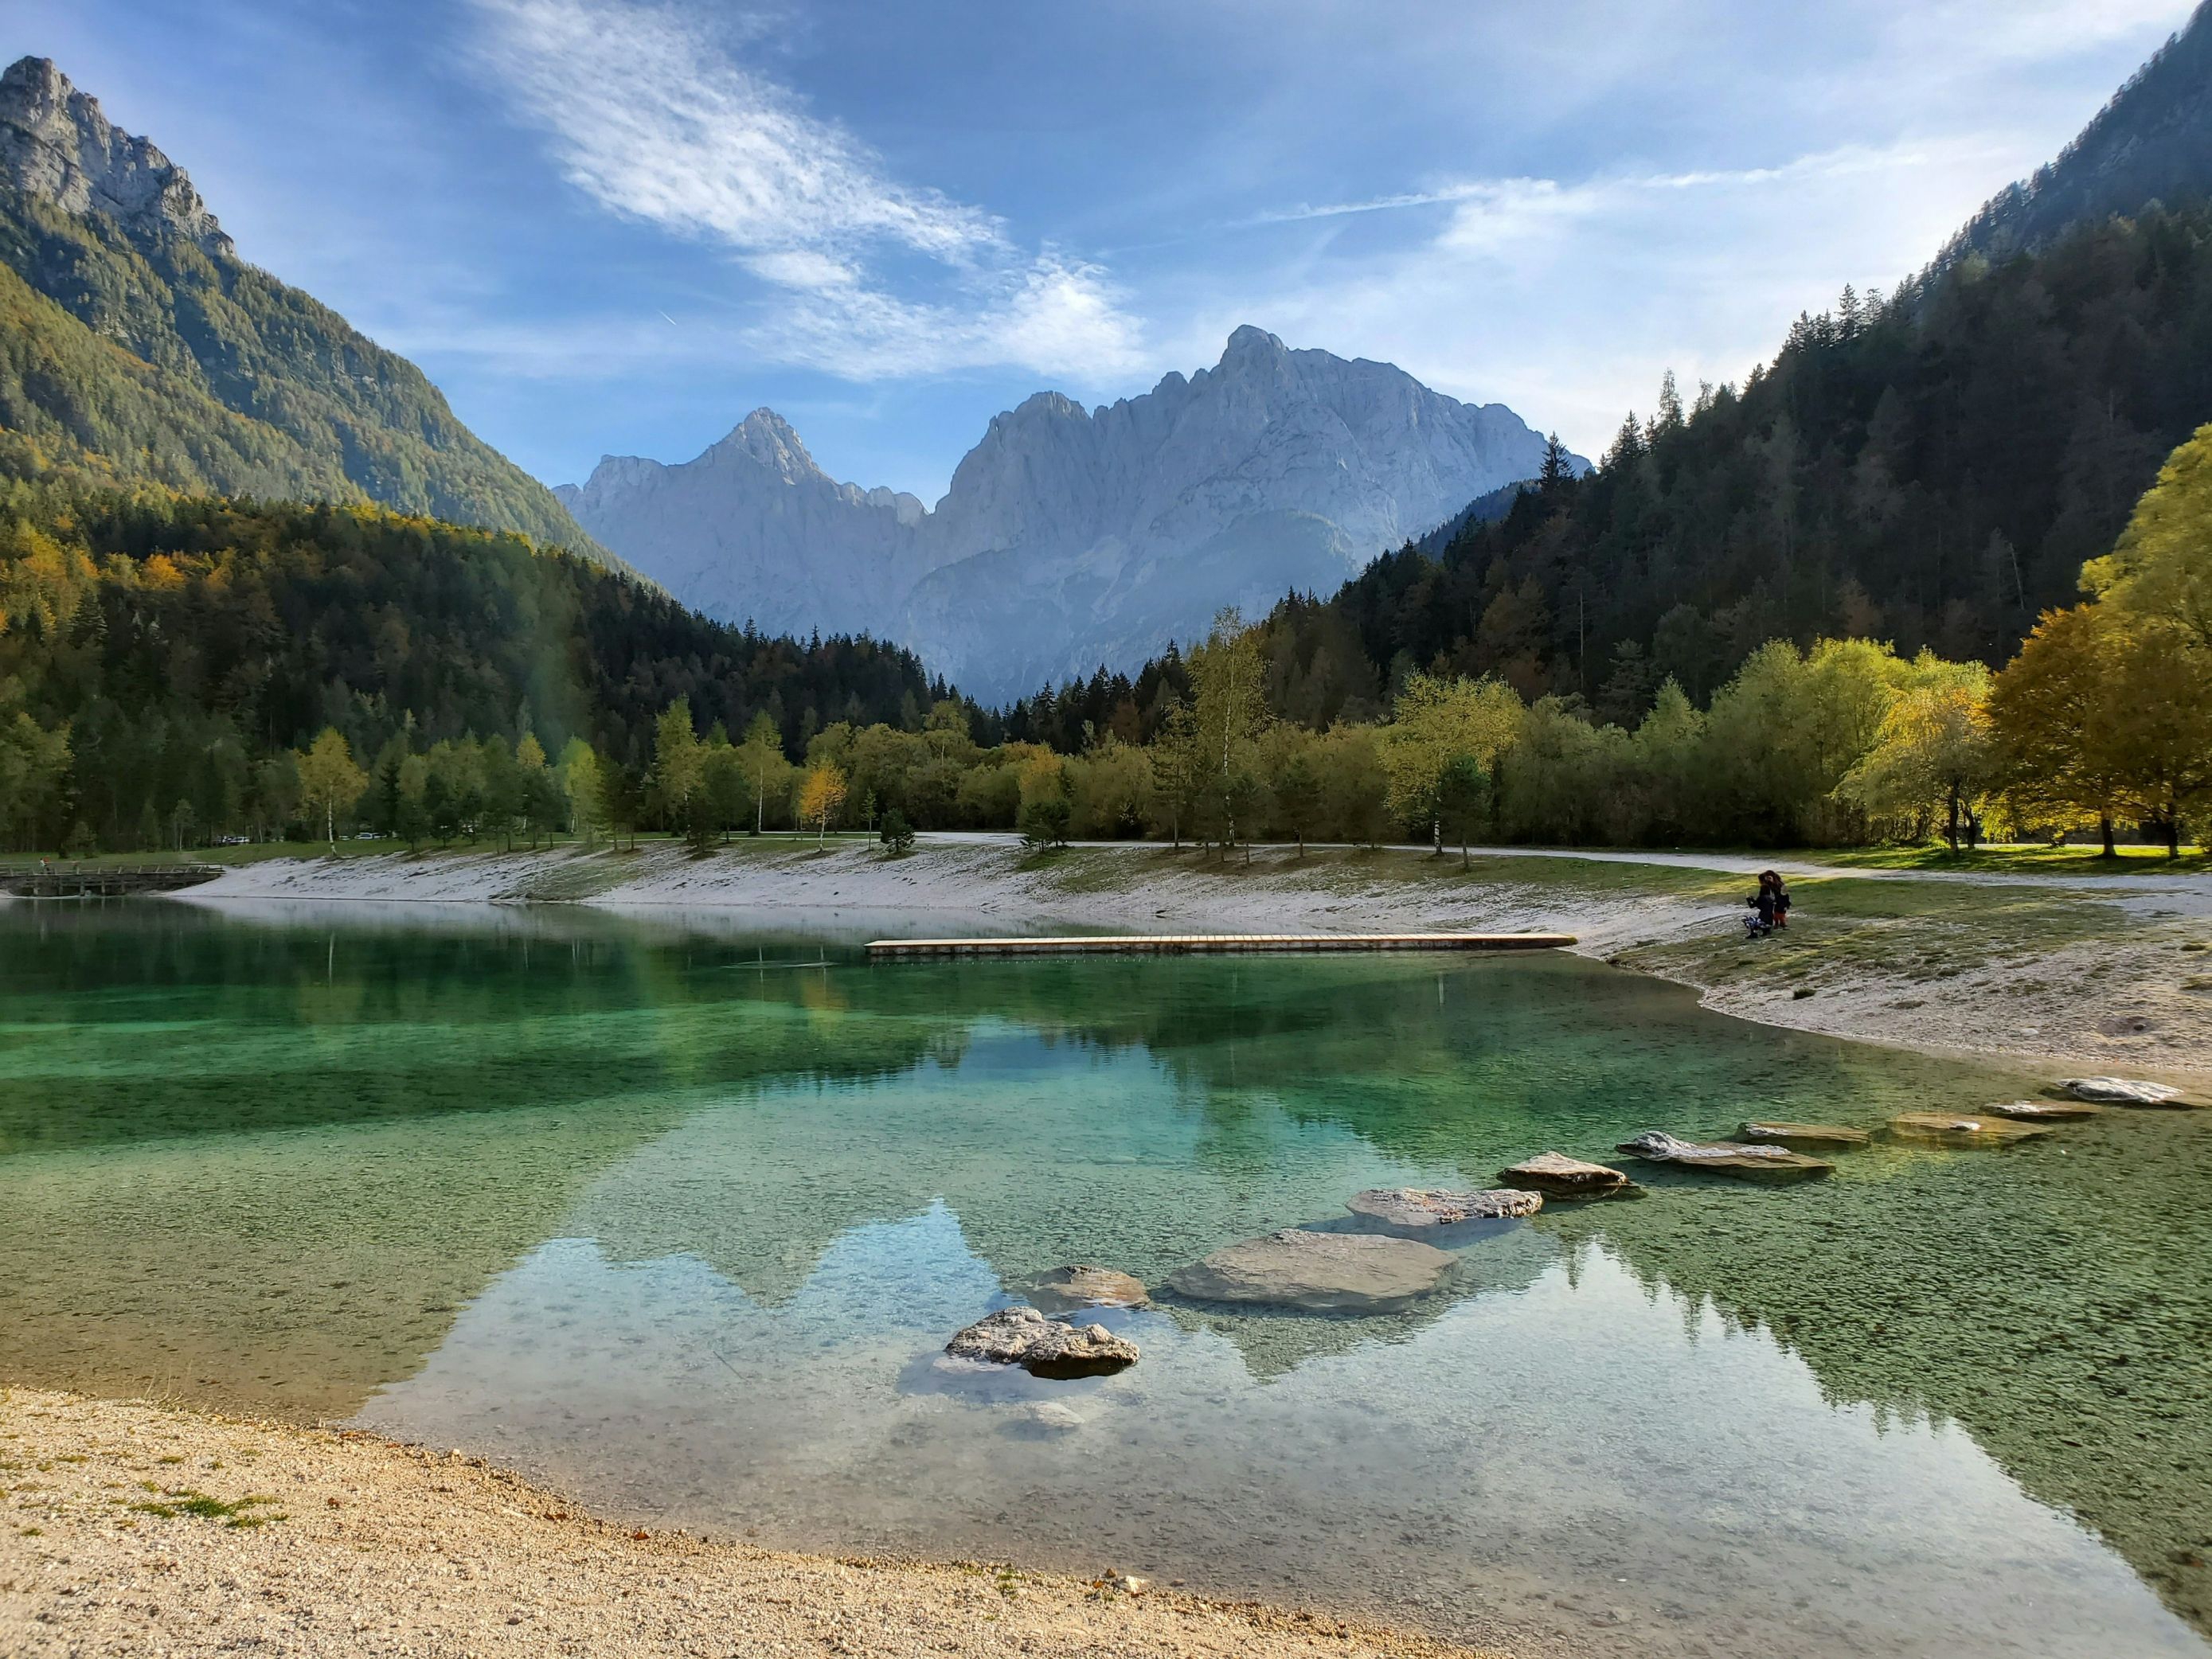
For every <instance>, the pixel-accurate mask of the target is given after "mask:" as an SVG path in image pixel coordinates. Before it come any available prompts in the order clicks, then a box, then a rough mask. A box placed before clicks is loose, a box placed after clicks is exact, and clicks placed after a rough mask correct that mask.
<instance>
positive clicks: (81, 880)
mask: <svg viewBox="0 0 2212 1659" xmlns="http://www.w3.org/2000/svg"><path fill="white" fill-rule="evenodd" d="M221 874H222V866H221V865H219V864H70V865H62V864H0V893H6V894H9V895H10V896H13V897H15V898H39V899H50V898H125V897H128V896H130V895H131V894H133V893H173V892H175V891H176V890H178V889H179V888H180V887H197V886H198V885H199V884H200V883H202V882H204V881H213V880H214V879H215V878H216V877H217V876H219V875H221Z"/></svg>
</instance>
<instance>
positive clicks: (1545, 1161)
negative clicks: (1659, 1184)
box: [1498, 1152, 1644, 1200]
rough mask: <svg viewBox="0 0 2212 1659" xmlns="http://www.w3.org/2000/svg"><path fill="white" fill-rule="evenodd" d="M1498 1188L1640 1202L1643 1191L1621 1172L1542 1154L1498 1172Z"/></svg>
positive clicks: (1561, 1154)
mask: <svg viewBox="0 0 2212 1659" xmlns="http://www.w3.org/2000/svg"><path fill="white" fill-rule="evenodd" d="M1498 1184H1499V1185H1500V1186H1503V1187H1517V1188H1521V1189H1522V1190H1523V1191H1525V1192H1533V1193H1541V1194H1543V1196H1544V1197H1546V1198H1547V1199H1553V1200H1559V1199H1566V1200H1584V1199H1593V1198H1641V1197H1643V1196H1644V1188H1641V1187H1639V1186H1638V1185H1637V1184H1636V1183H1635V1182H1632V1181H1631V1180H1630V1179H1629V1178H1628V1177H1627V1176H1626V1175H1625V1174H1624V1173H1622V1172H1621V1171H1620V1170H1616V1169H1613V1168H1612V1167H1611V1166H1610V1165H1607V1164H1585V1163H1583V1161H1582V1159H1580V1158H1569V1157H1568V1156H1567V1155H1566V1154H1565V1152H1539V1153H1537V1154H1536V1156H1535V1157H1534V1158H1523V1159H1522V1161H1521V1162H1520V1163H1518V1164H1512V1165H1510V1166H1509V1167H1508V1168H1505V1169H1503V1170H1499V1171H1498Z"/></svg>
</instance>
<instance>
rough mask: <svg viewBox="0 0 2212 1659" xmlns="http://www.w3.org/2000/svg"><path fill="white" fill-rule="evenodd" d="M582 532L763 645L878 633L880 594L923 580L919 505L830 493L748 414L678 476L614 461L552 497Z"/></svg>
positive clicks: (788, 432) (623, 459) (801, 458)
mask: <svg viewBox="0 0 2212 1659" xmlns="http://www.w3.org/2000/svg"><path fill="white" fill-rule="evenodd" d="M554 494H555V495H557V496H559V497H560V499H561V501H562V504H563V505H564V506H566V507H568V510H569V512H570V513H574V515H575V518H576V520H577V521H578V522H579V523H580V524H584V525H586V526H590V525H592V524H605V525H610V526H617V527H618V528H619V530H620V532H621V534H622V537H623V540H624V541H626V542H628V543H629V544H632V545H634V546H638V547H643V548H648V549H650V550H652V551H653V556H654V562H655V565H656V573H648V574H654V579H655V580H659V582H660V583H661V584H662V585H663V586H665V587H667V588H668V590H669V591H670V592H671V593H674V594H675V595H676V596H677V597H678V599H683V600H684V601H685V602H686V603H688V604H690V605H695V606H696V607H697V608H698V609H700V610H702V611H706V612H708V614H709V615H710V616H714V617H718V618H720V619H721V620H723V621H726V622H733V623H744V622H750V623H753V624H755V625H756V626H757V627H758V628H759V629H760V630H761V631H762V632H763V633H766V634H792V635H797V636H799V637H800V638H804V637H805V635H807V634H808V633H809V632H810V631H814V630H819V631H820V632H822V633H824V634H860V633H874V634H882V633H884V631H885V630H884V628H883V625H882V624H883V621H884V616H885V611H884V602H885V594H886V589H887V588H896V590H897V591H899V592H903V591H904V590H905V589H906V588H908V587H910V586H913V584H914V582H915V580H917V579H918V578H919V577H920V576H921V574H922V569H921V565H920V562H919V561H920V559H921V548H920V546H919V544H918V543H917V541H916V538H915V534H914V532H915V527H916V526H918V525H920V524H921V520H922V519H923V517H924V516H925V510H924V508H923V507H922V504H921V501H919V500H917V499H916V498H915V497H914V496H912V495H894V494H893V493H892V492H891V491H890V490H888V489H874V490H864V489H860V487H859V486H858V485H855V484H848V483H837V482H836V480H835V479H833V478H831V477H829V474H828V473H826V472H824V471H823V470H822V469H821V468H820V467H819V466H817V465H815V462H814V458H813V457H812V456H811V455H810V454H808V453H806V446H805V444H803V443H801V442H800V441H799V435H798V434H797V433H796V432H794V431H793V430H792V429H791V427H790V425H789V424H788V423H787V422H786V421H785V420H784V419H783V417H782V416H780V415H778V414H777V413H776V412H775V410H770V409H757V410H754V411H753V412H752V413H751V414H750V415H748V416H745V418H744V420H743V421H741V422H738V426H737V428H736V429H735V430H733V431H732V433H731V434H730V435H729V436H728V437H726V438H724V439H723V440H722V441H720V443H717V444H715V445H714V447H711V448H709V449H708V451H707V452H706V453H704V454H703V455H701V456H700V457H699V458H698V459H696V460H694V461H688V462H685V463H684V465H680V466H663V465H661V464H660V463H659V461H652V460H647V459H643V458H642V457H640V456H635V455H610V456H608V457H606V458H605V459H604V460H602V461H601V462H600V463H599V465H598V466H597V467H595V468H594V469H593V470H592V476H591V478H590V480H589V482H587V483H585V484H584V485H583V486H582V487H581V488H578V487H576V486H574V485H571V484H564V485H562V486H561V487H560V488H559V489H556V490H555V491H554Z"/></svg>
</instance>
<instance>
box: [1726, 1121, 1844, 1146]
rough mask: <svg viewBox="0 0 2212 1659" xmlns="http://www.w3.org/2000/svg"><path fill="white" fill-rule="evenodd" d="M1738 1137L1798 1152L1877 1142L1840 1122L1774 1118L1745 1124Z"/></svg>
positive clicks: (1738, 1131)
mask: <svg viewBox="0 0 2212 1659" xmlns="http://www.w3.org/2000/svg"><path fill="white" fill-rule="evenodd" d="M1736 1138H1737V1139H1739V1140H1748V1141H1751V1142H1753V1144H1755V1145H1758V1146H1787V1147H1789V1148H1790V1150H1791V1151H1792V1152H1803V1151H1804V1150H1805V1149H1806V1148H1807V1147H1808V1146H1809V1147H1812V1148H1814V1149H1815V1150H1819V1151H1826V1150H1831V1149H1832V1150H1837V1151H1841V1150H1844V1149H1846V1148H1849V1147H1853V1146H1865V1145H1866V1144H1867V1143H1868V1142H1869V1141H1870V1140H1872V1139H1874V1137H1873V1136H1872V1135H1871V1134H1869V1133H1868V1132H1867V1131H1866V1130H1864V1129H1852V1128H1847V1127H1845V1126H1844V1125H1843V1124H1840V1123H1779V1122H1776V1121H1772V1120H1771V1119H1760V1120H1759V1121H1756V1122H1752V1123H1747V1124H1745V1125H1744V1126H1743V1127H1742V1128H1741V1129H1739V1130H1737V1131H1736Z"/></svg>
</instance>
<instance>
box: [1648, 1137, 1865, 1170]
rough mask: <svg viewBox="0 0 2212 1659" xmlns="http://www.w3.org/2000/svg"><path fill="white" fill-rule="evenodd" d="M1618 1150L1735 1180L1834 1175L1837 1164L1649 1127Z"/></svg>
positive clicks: (1787, 1151) (1777, 1149)
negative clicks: (1702, 1139)
mask: <svg viewBox="0 0 2212 1659" xmlns="http://www.w3.org/2000/svg"><path fill="white" fill-rule="evenodd" d="M1620 1150H1621V1151H1622V1152H1626V1153H1628V1154H1629V1155H1630V1156H1632V1157H1634V1158H1644V1159H1645V1160H1647V1161H1648V1162H1650V1163H1653V1164H1675V1165H1677V1166H1678V1167H1680V1168H1682V1169H1686V1170H1705V1171H1707V1172H1709V1173H1711V1174H1713V1175H1724V1176H1731V1177H1733V1178H1734V1179H1735V1180H1738V1181H1766V1182H1786V1181H1818V1180H1819V1179H1820V1177H1821V1176H1829V1175H1833V1174H1834V1173H1835V1170H1836V1166H1835V1165H1834V1164H1830V1163H1828V1162H1827V1161H1826V1159H1823V1158H1808V1157H1807V1156H1806V1155H1805V1154H1804V1153H1802V1152H1791V1151H1790V1149H1789V1148H1788V1147H1786V1146H1746V1145H1744V1144H1743V1143H1741V1142H1740V1141H1734V1140H1704V1141H1700V1140H1684V1139H1680V1137H1679V1136H1675V1135H1670V1134H1668V1133H1665V1132H1664V1131H1663V1130H1659V1129H1650V1130H1647V1131H1645V1132H1644V1133H1642V1134H1640V1135H1638V1136H1637V1137H1636V1139H1633V1140H1624V1141H1622V1142H1621V1143H1620Z"/></svg>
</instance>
